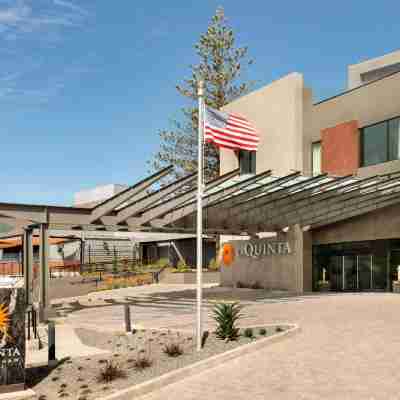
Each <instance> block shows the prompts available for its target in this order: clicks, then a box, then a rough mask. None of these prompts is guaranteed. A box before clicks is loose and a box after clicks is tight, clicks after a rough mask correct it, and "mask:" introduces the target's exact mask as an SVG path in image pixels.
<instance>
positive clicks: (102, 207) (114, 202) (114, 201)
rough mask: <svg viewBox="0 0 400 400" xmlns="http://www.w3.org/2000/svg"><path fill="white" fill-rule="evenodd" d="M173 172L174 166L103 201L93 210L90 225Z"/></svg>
mask: <svg viewBox="0 0 400 400" xmlns="http://www.w3.org/2000/svg"><path fill="white" fill-rule="evenodd" d="M172 170H173V167H172V166H169V167H167V168H164V169H162V170H161V171H159V172H156V173H155V174H153V175H151V176H149V177H147V178H146V179H143V180H142V181H140V182H138V183H136V184H135V185H133V186H131V187H129V188H128V189H125V190H123V191H122V192H120V193H117V194H116V195H114V196H113V197H111V198H109V199H107V200H105V201H103V202H102V203H100V204H98V205H97V206H96V207H94V208H92V210H91V216H90V217H89V223H92V222H95V221H97V220H98V219H99V218H101V217H102V216H104V215H107V214H108V213H110V212H111V211H113V210H114V209H115V208H116V207H118V206H120V205H121V204H123V203H125V202H127V201H128V200H129V201H133V200H134V199H135V198H136V197H137V196H138V195H143V191H144V190H145V189H147V188H148V187H150V186H151V185H153V184H154V183H155V182H157V181H159V180H160V179H161V178H163V177H164V176H166V175H168V174H169V173H170V172H171V171H172Z"/></svg>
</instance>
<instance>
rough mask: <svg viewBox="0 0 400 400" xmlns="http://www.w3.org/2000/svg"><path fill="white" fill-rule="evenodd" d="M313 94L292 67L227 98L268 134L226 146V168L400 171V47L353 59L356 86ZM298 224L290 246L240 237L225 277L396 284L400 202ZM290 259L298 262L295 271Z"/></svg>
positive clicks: (351, 80)
mask: <svg viewBox="0 0 400 400" xmlns="http://www.w3.org/2000/svg"><path fill="white" fill-rule="evenodd" d="M312 98H313V96H312V90H311V88H309V87H307V86H306V85H305V83H304V79H303V76H302V75H301V74H299V73H292V74H289V75H287V76H285V77H283V78H282V79H279V80H278V81H275V82H273V83H271V84H270V85H267V86H265V87H263V88H261V89H259V90H257V91H255V92H253V93H250V94H248V95H247V96H244V97H242V98H240V99H238V100H236V101H234V102H232V103H231V104H229V105H227V106H226V110H227V111H232V112H237V113H241V114H243V115H245V116H246V117H247V118H248V119H249V120H251V121H252V122H253V123H254V124H255V125H256V126H257V128H258V129H259V130H260V131H261V141H260V145H259V150H258V152H257V153H252V154H246V152H238V153H235V152H232V151H230V150H222V151H221V171H220V172H221V174H224V173H227V172H228V171H230V170H233V169H235V168H238V167H239V168H240V170H241V171H242V172H243V173H257V174H258V173H261V172H263V171H266V170H269V169H271V170H272V171H273V173H274V174H275V175H277V176H284V175H287V174H290V173H293V172H294V171H300V172H302V174H303V175H306V176H316V175H319V174H323V173H326V174H328V175H330V176H335V177H341V176H347V175H354V176H355V177H357V178H359V179H365V178H369V177H373V176H376V175H383V174H396V173H399V174H400V51H398V52H394V53H391V54H389V55H387V56H384V57H379V58H377V59H374V60H367V61H365V62H362V63H360V64H355V65H351V66H349V67H348V89H347V90H346V91H344V92H343V93H340V94H339V95H337V96H334V97H331V98H328V99H325V100H322V101H319V102H317V103H314V102H313V100H312ZM296 229H297V228H296V227H288V231H289V232H288V233H285V232H277V233H276V234H277V237H279V240H283V241H284V242H285V241H288V243H289V246H290V248H291V252H290V254H279V253H272V254H268V252H266V250H264V253H263V250H262V245H260V246H259V247H258V249H259V250H258V252H259V253H260V254H256V253H254V251H252V250H251V251H250V253H251V255H250V256H249V255H248V253H249V251H247V253H246V251H244V250H240V248H239V247H238V246H239V245H238V244H237V243H235V242H232V246H233V247H234V248H235V249H236V250H235V253H236V259H235V261H234V262H233V263H232V266H225V267H224V268H223V276H224V278H223V279H222V281H223V283H225V284H238V282H239V281H240V283H245V284H247V285H251V284H256V283H257V282H262V285H263V286H264V287H271V288H279V285H280V288H281V289H285V290H291V291H296V292H305V291H310V290H317V289H318V288H319V287H320V285H321V281H327V282H329V286H330V288H331V290H335V291H342V290H392V283H393V281H394V280H397V266H398V265H400V205H390V206H388V207H385V208H383V209H380V210H376V211H374V210H373V209H372V210H370V211H369V212H368V213H365V214H363V215H361V216H357V217H353V218H349V219H347V220H345V221H341V222H333V223H330V224H327V225H324V226H321V227H317V228H315V229H314V228H313V229H310V230H304V229H303V230H301V229H300V230H297V231H296ZM282 235H283V239H282ZM285 235H286V239H285ZM276 240H278V239H277V238H273V239H270V240H269V241H270V242H271V243H273V242H274V241H275V242H276ZM299 243H300V247H299ZM241 246H243V244H241ZM266 246H268V244H266ZM251 248H255V249H257V247H254V246H253V247H248V249H251ZM265 248H267V247H264V249H265ZM283 259H285V260H289V264H290V265H291V266H290V268H294V270H293V271H291V272H290V273H289V272H288V271H286V270H287V269H288V268H289V266H288V265H287V264H288V262H287V261H281V260H283ZM272 260H274V261H273V262H272ZM271 263H272V264H275V267H273V266H272V264H271ZM276 265H280V266H281V267H279V268H276ZM293 265H294V266H293ZM274 269H275V273H273V274H272V275H271V271H272V270H274ZM285 271H286V272H285ZM280 274H281V275H280ZM279 276H280V277H281V278H282V277H283V276H284V277H285V278H282V279H281V278H279ZM243 281H244V282H243ZM279 282H280V284H278V283H279Z"/></svg>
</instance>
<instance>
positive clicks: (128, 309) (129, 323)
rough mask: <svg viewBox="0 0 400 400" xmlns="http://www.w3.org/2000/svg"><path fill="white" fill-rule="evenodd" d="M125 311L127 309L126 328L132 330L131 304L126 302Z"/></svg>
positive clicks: (128, 330) (127, 330)
mask: <svg viewBox="0 0 400 400" xmlns="http://www.w3.org/2000/svg"><path fill="white" fill-rule="evenodd" d="M124 311H125V330H126V332H132V326H131V311H130V307H129V304H124Z"/></svg>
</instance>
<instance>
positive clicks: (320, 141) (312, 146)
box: [311, 140, 322, 176]
mask: <svg viewBox="0 0 400 400" xmlns="http://www.w3.org/2000/svg"><path fill="white" fill-rule="evenodd" d="M317 144H319V146H320V154H321V160H320V165H321V171H320V173H319V174H317V175H314V145H317ZM321 174H322V140H316V141H315V142H311V175H312V176H318V175H321Z"/></svg>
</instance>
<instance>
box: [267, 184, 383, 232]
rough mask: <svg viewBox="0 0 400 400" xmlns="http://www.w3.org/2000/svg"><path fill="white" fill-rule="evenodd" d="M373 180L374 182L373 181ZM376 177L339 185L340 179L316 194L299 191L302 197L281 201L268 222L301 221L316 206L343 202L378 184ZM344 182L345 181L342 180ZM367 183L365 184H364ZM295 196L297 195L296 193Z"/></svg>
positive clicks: (285, 223)
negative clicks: (286, 201) (330, 187)
mask: <svg viewBox="0 0 400 400" xmlns="http://www.w3.org/2000/svg"><path fill="white" fill-rule="evenodd" d="M371 180H372V182H371ZM376 180H377V179H376V177H374V178H367V179H364V180H358V181H357V182H352V183H350V184H348V185H344V186H343V185H341V186H339V187H335V186H337V182H338V181H334V182H332V184H331V185H330V186H334V187H333V188H332V189H330V190H323V191H321V192H319V193H317V194H316V195H311V196H310V195H308V196H306V195H307V194H308V193H303V192H301V193H299V195H302V199H301V200H300V201H299V200H296V199H294V201H291V202H290V203H287V204H285V203H282V202H279V203H278V204H277V207H276V210H277V211H276V212H275V213H271V214H269V216H268V222H269V223H270V224H271V225H275V224H278V223H279V221H280V220H284V222H283V223H282V225H285V226H290V225H293V224H296V223H301V222H302V221H303V219H305V218H306V216H307V215H308V214H310V213H315V208H317V207H318V208H322V209H326V208H327V207H329V206H331V205H332V204H336V203H337V202H343V201H344V200H347V199H351V198H353V197H359V196H360V190H364V189H367V188H369V187H374V186H376V183H377V182H376ZM342 182H343V181H342ZM363 185H365V186H363ZM352 188H353V189H352ZM293 197H294V198H296V197H297V196H296V195H294V196H293Z"/></svg>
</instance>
